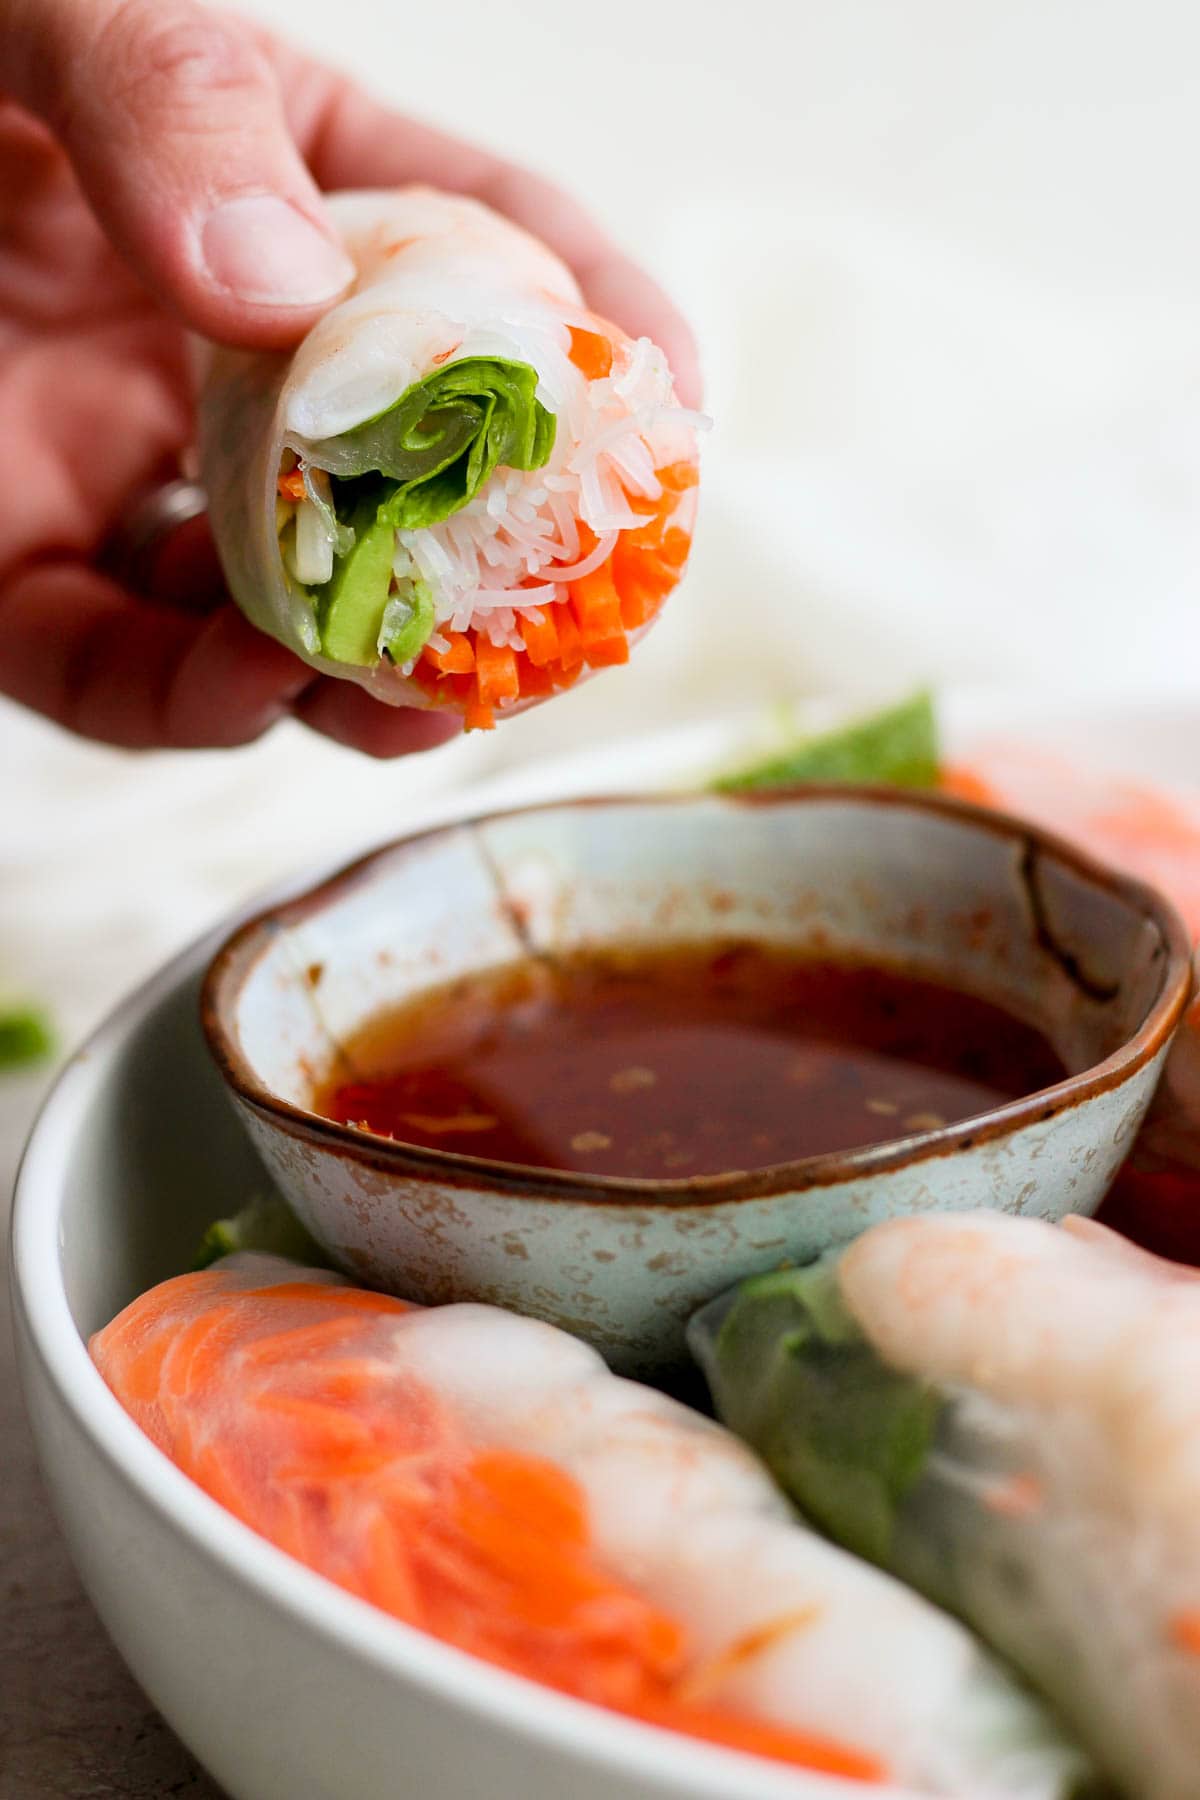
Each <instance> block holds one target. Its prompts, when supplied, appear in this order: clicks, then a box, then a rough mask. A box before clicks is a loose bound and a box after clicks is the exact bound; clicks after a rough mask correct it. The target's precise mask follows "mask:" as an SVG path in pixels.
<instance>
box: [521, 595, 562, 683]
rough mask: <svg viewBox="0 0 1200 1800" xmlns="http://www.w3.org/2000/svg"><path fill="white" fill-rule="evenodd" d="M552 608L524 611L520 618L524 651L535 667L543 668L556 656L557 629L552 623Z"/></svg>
mask: <svg viewBox="0 0 1200 1800" xmlns="http://www.w3.org/2000/svg"><path fill="white" fill-rule="evenodd" d="M554 610H555V609H554V608H553V607H550V606H542V607H539V608H538V610H537V611H536V612H533V613H526V614H525V615H524V616H523V618H522V620H521V636H522V637H523V638H524V639H525V652H526V655H527V656H528V657H529V660H530V662H531V663H532V664H533V666H534V668H535V669H543V668H545V666H546V664H547V663H552V662H554V661H555V660H556V658H557V656H558V630H557V627H556V626H555V623H554Z"/></svg>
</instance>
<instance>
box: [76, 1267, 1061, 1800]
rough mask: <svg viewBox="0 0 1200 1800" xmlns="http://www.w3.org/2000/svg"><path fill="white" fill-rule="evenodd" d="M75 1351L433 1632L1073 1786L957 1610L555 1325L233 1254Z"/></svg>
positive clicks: (588, 1680)
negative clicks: (879, 1560) (379, 1290)
mask: <svg viewBox="0 0 1200 1800" xmlns="http://www.w3.org/2000/svg"><path fill="white" fill-rule="evenodd" d="M91 1350H92V1355H93V1357H94V1359H95V1361H96V1364H97V1366H98V1367H99V1369H100V1372H101V1374H102V1375H103V1376H104V1379H105V1380H106V1381H107V1383H108V1385H109V1387H110V1388H111V1389H112V1390H113V1392H114V1393H115V1394H116V1396H117V1398H118V1399H119V1400H120V1401H121V1403H122V1404H123V1405H124V1406H125V1407H126V1408H127V1410H128V1411H129V1412H130V1413H131V1414H132V1416H133V1418H134V1419H135V1420H136V1421H137V1422H138V1424H139V1425H141V1427H142V1428H143V1430H145V1431H146V1432H147V1433H148V1434H149V1436H150V1437H152V1438H153V1440H154V1442H155V1443H156V1444H158V1445H159V1447H160V1448H161V1449H162V1450H164V1451H165V1452H166V1454H167V1455H168V1456H170V1457H171V1458H173V1459H174V1461H175V1462H176V1463H177V1464H178V1465H179V1467H180V1468H182V1469H183V1470H184V1471H185V1472H186V1473H187V1474H188V1475H190V1476H191V1477H192V1478H193V1479H194V1480H195V1481H197V1482H199V1483H200V1485H201V1486H203V1487H204V1488H206V1489H207V1491H208V1492H209V1494H210V1495H212V1496H213V1498H215V1499H216V1500H218V1501H219V1502H220V1503H221V1504H222V1505H224V1506H226V1507H228V1508H229V1509H230V1510H231V1511H232V1512H234V1513H236V1514H237V1516H238V1517H239V1518H240V1519H242V1520H243V1521H244V1522H245V1523H246V1524H247V1525H249V1526H251V1527H252V1528H253V1529H254V1530H256V1531H258V1532H260V1533H261V1534H262V1535H263V1536H264V1537H266V1538H269V1539H270V1540H271V1541H272V1542H273V1543H275V1544H277V1545H278V1546H279V1547H280V1548H282V1549H283V1550H286V1551H289V1552H290V1553H291V1554H292V1555H293V1556H296V1557H298V1558H299V1559H300V1560H301V1561H303V1562H305V1563H307V1564H308V1565H309V1566H310V1567H312V1568H314V1569H316V1570H318V1571H319V1572H321V1573H322V1574H324V1575H326V1576H328V1577H329V1579H331V1580H333V1581H335V1582H338V1583H340V1584H341V1585H342V1586H343V1587H345V1588H347V1589H349V1590H350V1591H351V1592H352V1593H354V1594H357V1595H358V1596H360V1597H361V1598H362V1599H364V1600H367V1601H370V1602H373V1603H374V1604H375V1605H376V1606H379V1607H381V1608H384V1609H385V1610H386V1611H388V1612H390V1613H392V1614H394V1615H395V1616H396V1617H397V1618H400V1619H402V1620H405V1621H407V1622H408V1623H409V1624H411V1625H415V1626H418V1627H420V1628H421V1629H423V1630H425V1631H428V1632H430V1633H432V1634H434V1635H435V1636H437V1637H439V1638H442V1639H443V1640H445V1641H446V1642H448V1643H450V1644H453V1645H456V1646H457V1647H458V1648H459V1649H462V1650H466V1651H470V1652H472V1653H473V1654H475V1655H476V1656H479V1657H482V1658H485V1659H486V1660H488V1661H490V1662H492V1663H497V1664H500V1665H501V1666H503V1667H505V1668H507V1669H509V1670H512V1671H515V1672H516V1673H518V1674H520V1675H524V1676H527V1677H529V1678H532V1679H534V1680H537V1681H541V1682H543V1683H545V1684H547V1685H549V1686H551V1687H554V1688H558V1689H560V1690H562V1691H565V1692H566V1693H568V1694H572V1695H575V1696H577V1697H578V1698H581V1699H585V1700H590V1701H593V1702H595V1703H597V1704H599V1705H603V1706H608V1707H610V1708H613V1709H615V1710H617V1711H620V1712H623V1713H626V1714H629V1715H632V1716H633V1717H635V1718H638V1719H641V1720H643V1721H646V1722H648V1723H650V1724H654V1725H657V1726H661V1727H667V1728H670V1729H673V1730H676V1731H679V1732H685V1733H688V1734H689V1735H691V1736H693V1737H699V1738H703V1739H706V1740H708V1741H710V1742H713V1743H715V1744H720V1745H723V1746H725V1747H726V1748H732V1749H740V1750H743V1751H748V1752H751V1753H756V1754H759V1755H762V1756H767V1757H772V1758H775V1759H778V1760H782V1761H785V1762H789V1763H792V1764H794V1765H796V1766H797V1767H801V1768H808V1769H814V1770H822V1771H825V1772H827V1773H836V1774H839V1775H843V1776H846V1777H848V1778H853V1779H855V1780H857V1781H860V1782H869V1783H879V1782H882V1781H883V1780H885V1779H887V1778H889V1777H890V1778H893V1779H894V1780H896V1781H897V1782H899V1783H902V1784H904V1785H905V1786H906V1787H907V1788H910V1789H915V1790H917V1791H920V1792H922V1793H928V1794H939V1795H955V1796H962V1795H967V1794H969V1795H971V1796H973V1800H1001V1797H1002V1796H1009V1797H1011V1800H1017V1797H1018V1796H1019V1797H1020V1800H1042V1797H1044V1800H1052V1797H1056V1800H1058V1797H1061V1800H1065V1797H1066V1796H1067V1795H1078V1794H1082V1793H1083V1792H1085V1791H1088V1792H1092V1791H1094V1790H1092V1789H1091V1788H1090V1787H1088V1785H1087V1784H1088V1782H1089V1765H1088V1763H1087V1761H1086V1758H1085V1757H1084V1756H1083V1755H1082V1754H1081V1752H1080V1751H1079V1750H1078V1749H1077V1748H1075V1747H1074V1746H1073V1745H1072V1744H1071V1743H1070V1742H1068V1741H1067V1740H1066V1738H1065V1737H1064V1736H1063V1735H1062V1733H1061V1732H1060V1730H1059V1729H1058V1727H1057V1726H1056V1725H1055V1724H1054V1723H1053V1722H1052V1721H1051V1720H1050V1718H1049V1717H1048V1716H1047V1714H1046V1713H1045V1712H1044V1711H1043V1709H1042V1708H1040V1707H1039V1706H1038V1704H1037V1703H1036V1702H1035V1701H1034V1700H1033V1699H1032V1698H1031V1697H1030V1696H1028V1695H1027V1694H1026V1693H1025V1692H1024V1690H1023V1689H1022V1688H1021V1687H1020V1686H1019V1685H1018V1684H1017V1683H1016V1682H1015V1681H1014V1680H1013V1679H1012V1678H1011V1677H1010V1676H1009V1675H1008V1674H1007V1673H1006V1672H1005V1671H1004V1670H1002V1669H1001V1668H1000V1666H999V1665H998V1664H997V1663H995V1662H994V1661H993V1660H992V1659H991V1657H990V1656H988V1655H987V1654H986V1653H985V1652H983V1651H982V1650H981V1649H980V1647H979V1645H978V1644H977V1643H976V1642H975V1640H974V1639H973V1638H972V1637H971V1636H970V1634H969V1633H968V1632H967V1631H966V1630H964V1628H963V1627H962V1626H961V1625H959V1624H958V1623H957V1621H955V1620H951V1619H949V1618H947V1617H946V1616H945V1615H943V1614H940V1613H938V1612H937V1611H936V1610H935V1609H934V1608H933V1607H931V1606H929V1605H928V1603H927V1602H925V1601H923V1600H921V1599H919V1598H918V1597H917V1596H916V1595H914V1594H911V1593H909V1592H908V1591H907V1590H906V1589H905V1588H903V1587H902V1586H901V1585H900V1584H899V1583H898V1582H895V1581H892V1580H891V1579H890V1578H889V1577H887V1576H885V1575H881V1574H880V1573H879V1572H878V1571H877V1570H875V1569H872V1568H870V1567H869V1566H868V1565H867V1564H866V1563H862V1562H859V1561H857V1560H856V1559H855V1558H853V1557H850V1556H847V1555H846V1554H845V1552H844V1551H841V1550H838V1549H837V1548H836V1547H835V1546H833V1545H831V1544H829V1543H827V1542H825V1540H824V1539H822V1538H819V1537H817V1536H816V1535H815V1534H813V1533H812V1532H810V1531H808V1530H807V1529H805V1528H804V1527H803V1526H802V1525H800V1524H798V1523H797V1522H796V1521H795V1519H794V1517H793V1515H792V1511H791V1508H790V1507H789V1505H788V1503H787V1501H786V1500H785V1499H784V1498H783V1496H782V1495H781V1494H780V1493H779V1491H778V1489H777V1488H776V1487H775V1485H774V1483H773V1482H772V1481H771V1479H770V1477H769V1476H768V1475H767V1473H766V1471H765V1470H764V1469H763V1468H762V1466H761V1465H760V1464H759V1463H758V1462H757V1461H756V1460H755V1458H754V1457H753V1456H752V1455H751V1454H750V1453H749V1451H747V1450H746V1449H745V1448H744V1447H743V1446H742V1445H740V1444H739V1443H738V1442H737V1440H736V1439H735V1438H734V1437H732V1436H731V1435H730V1434H729V1433H728V1432H726V1431H723V1430H722V1429H721V1428H720V1427H719V1426H717V1425H715V1424H713V1422H712V1421H711V1420H709V1419H705V1418H703V1417H702V1416H701V1415H699V1414H697V1413H693V1412H690V1411H688V1410H687V1409H686V1408H685V1407H683V1406H680V1405H679V1404H678V1403H677V1402H675V1401H673V1400H670V1399H667V1398H666V1397H665V1396H663V1395H661V1394H659V1393H656V1392H655V1391H654V1390H653V1389H650V1388H645V1387H641V1386H639V1385H637V1384H635V1383H633V1382H631V1381H625V1380H621V1379H619V1378H618V1377H616V1376H614V1375H612V1374H610V1373H609V1371H608V1370H607V1368H606V1367H605V1365H604V1363H603V1362H602V1361H601V1359H600V1357H599V1356H598V1355H597V1354H596V1353H595V1352H594V1351H593V1350H590V1349H588V1348H587V1347H586V1346H585V1345H583V1344H581V1343H579V1342H578V1341H577V1340H576V1339H574V1338H572V1337H570V1336H568V1335H567V1333H565V1332H562V1331H557V1330H555V1329H554V1328H552V1327H551V1326H548V1325H544V1324H541V1323H538V1322H536V1321H534V1320H531V1319H524V1318H519V1317H517V1316H515V1315H513V1314H510V1313H505V1312H502V1311H500V1310H499V1309H497V1308H494V1307H487V1306H475V1305H454V1306H444V1307H435V1308H429V1309H426V1308H421V1307H416V1306H411V1305H408V1304H407V1303H405V1302H404V1301H401V1300H396V1299H393V1298H391V1297H389V1296H387V1295H382V1294H375V1293H369V1292H366V1291H365V1290H363V1289H360V1288H354V1287H351V1286H348V1285H347V1284H346V1283H345V1281H344V1280H343V1279H342V1278H341V1277H339V1276H338V1275H336V1274H334V1273H332V1272H328V1271H316V1270H310V1269H302V1268H300V1267H298V1266H297V1265H296V1264H295V1263H292V1262H290V1261H287V1260H286V1259H282V1258H279V1257H274V1256H264V1255H262V1254H260V1253H241V1254H237V1255H234V1256H230V1257H226V1258H224V1259H223V1260H221V1261H220V1262H218V1263H216V1264H214V1265H213V1266H212V1267H211V1268H209V1269H206V1270H204V1271H203V1272H200V1273H194V1274H191V1275H184V1276H180V1277H178V1278H176V1279H175V1280H173V1281H168V1282H165V1283H164V1284H163V1285H162V1286H161V1287H158V1288H155V1289H153V1290H152V1291H151V1292H150V1293H148V1294H144V1295H143V1296H142V1297H141V1298H140V1299H138V1300H136V1301H134V1302H133V1304H132V1305H131V1306H129V1307H128V1308H126V1310H125V1311H124V1312H123V1313H121V1314H120V1315H119V1317H118V1318H116V1319H115V1320H114V1321H113V1323H112V1324H111V1325H109V1326H108V1327H107V1328H106V1329H105V1330H103V1331H101V1332H100V1333H98V1334H97V1336H96V1337H94V1338H93V1340H92V1343H91Z"/></svg>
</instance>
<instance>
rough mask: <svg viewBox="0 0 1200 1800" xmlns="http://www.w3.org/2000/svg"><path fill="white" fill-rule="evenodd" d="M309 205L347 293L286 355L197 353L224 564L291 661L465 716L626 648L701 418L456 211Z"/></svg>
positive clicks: (518, 700)
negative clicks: (348, 270) (328, 216)
mask: <svg viewBox="0 0 1200 1800" xmlns="http://www.w3.org/2000/svg"><path fill="white" fill-rule="evenodd" d="M329 205H330V210H331V212H332V215H333V218H334V220H335V222H336V224H337V226H338V228H339V230H340V231H341V233H342V235H343V238H344V241H345V243H346V246H347V248H348V250H349V252H350V254H351V255H352V257H353V259H354V261H355V263H356V265H357V267H358V272H359V273H358V279H357V281H356V283H355V284H354V287H353V289H352V290H351V292H350V294H349V295H348V296H347V298H346V299H345V300H343V301H342V302H340V303H339V304H338V305H337V306H335V307H333V308H332V310H331V311H330V312H328V313H326V314H325V316H324V317H323V318H322V319H321V320H320V321H319V322H318V323H317V324H316V325H315V326H314V327H313V329H312V330H311V331H310V332H309V334H308V336H307V337H306V338H305V339H304V341H303V342H302V343H301V344H300V346H299V348H298V349H297V350H296V352H295V354H294V355H291V356H285V355H281V354H278V353H270V352H247V351H235V350H217V351H215V352H214V353H213V355H212V358H211V360H210V362H209V365H208V368H207V371H206V373H205V376H204V379H203V382H202V387H201V394H200V405H199V449H200V463H201V473H202V476H203V479H204V482H205V486H206V488H207V490H208V495H209V513H210V518H211V521H212V528H213V533H214V536H215V538H216V542H217V547H218V550H219V552H220V556H221V560H222V564H223V566H224V570H225V574H226V578H227V580H228V582H229V586H230V590H231V592H232V594H233V597H234V599H235V600H236V601H237V603H238V605H239V606H240V607H241V609H242V611H243V612H244V613H245V614H246V615H247V617H248V618H249V619H251V621H252V622H253V623H254V624H255V625H257V626H259V627H260V628H261V629H262V630H263V631H266V632H268V633H270V635H271V636H272V637H275V638H278V639H279V641H280V642H281V643H284V644H286V645H287V646H288V647H289V649H292V650H294V651H295V652H296V653H297V655H299V656H301V657H302V658H303V659H304V661H305V662H307V663H308V664H310V665H311V666H312V667H313V668H314V669H317V670H319V671H321V672H322V673H324V674H327V675H338V676H343V677H346V678H348V679H350V680H353V681H356V682H358V683H360V684H361V685H362V686H363V687H365V688H367V689H368V690H369V691H370V692H371V693H372V694H374V695H375V696H376V697H377V698H379V699H380V700H383V701H386V702H388V703H389V704H392V705H397V706H420V707H438V708H445V709H448V710H450V711H452V712H455V713H458V714H460V715H461V716H462V717H463V718H464V720H465V722H466V724H467V725H468V727H471V726H477V727H487V726H490V725H492V724H494V723H495V720H496V717H497V715H498V714H501V713H504V714H507V713H511V712H515V711H518V710H520V709H522V708H524V707H526V706H529V705H532V704H533V703H535V702H536V701H538V700H541V699H545V698H547V697H549V696H550V695H552V694H554V693H557V692H560V691H562V690H563V689H566V688H568V687H571V686H572V685H573V684H574V683H575V682H576V681H577V680H579V679H580V678H581V676H583V675H585V674H586V673H588V672H589V671H592V670H595V669H598V668H602V667H605V666H608V665H610V664H616V663H623V662H625V661H627V660H628V656H629V649H630V645H631V643H633V642H635V641H636V640H637V639H638V638H639V637H640V636H641V635H642V633H643V632H644V631H645V630H646V629H647V628H648V627H649V625H650V624H651V623H652V621H653V620H654V618H655V617H656V616H657V614H658V612H659V610H660V608H661V606H662V604H663V601H664V600H665V599H666V597H667V595H668V594H669V593H670V592H671V590H672V589H673V588H674V586H675V585H676V583H677V581H678V580H679V577H680V575H681V574H682V572H683V569H684V566H685V564H686V561H687V557H688V552H689V550H690V547H691V537H692V529H693V523H694V517H695V498H696V496H695V486H696V457H697V452H696V435H697V428H698V427H699V426H700V425H701V424H703V423H704V421H703V420H702V419H701V417H700V415H698V414H695V413H691V412H688V411H686V410H685V409H683V408H682V407H680V406H679V405H678V404H677V403H676V400H675V395H674V390H673V387H672V383H671V375H670V370H669V369H668V367H667V363H666V359H665V357H664V356H663V354H662V352H661V351H660V350H658V349H657V348H656V347H655V346H654V345H653V344H652V343H651V342H650V340H649V339H648V338H640V339H638V340H636V341H635V340H632V339H630V338H628V337H627V336H626V335H625V334H624V333H623V332H621V331H620V330H619V329H618V328H617V327H616V326H615V325H612V324H610V323H609V322H608V321H606V320H603V319H600V318H599V317H597V316H596V315H595V314H593V313H591V312H589V311H588V310H587V309H586V307H585V306H584V304H583V301H582V298H581V296H580V292H579V288H578V285H577V283H576V281H575V279H574V277H573V276H572V275H571V273H570V271H569V270H568V269H567V268H566V266H565V265H564V264H563V263H562V262H560V261H559V259H558V258H557V257H556V256H555V255H553V254H552V253H551V252H550V251H549V250H548V249H546V248H545V247H544V246H543V245H541V244H539V243H538V242H537V241H536V240H535V239H534V238H532V237H531V236H529V235H528V234H527V233H526V232H524V231H522V230H520V229H519V228H518V227H517V226H515V225H513V224H511V223H509V222H508V221H507V220H505V219H502V218H501V217H499V215H498V214H496V213H493V212H491V211H489V209H488V208H487V207H485V206H483V205H481V204H480V203H479V202H477V201H473V200H468V199H463V198H460V197H457V196H450V195H445V194H440V193H435V192H433V191H432V190H429V189H423V188H408V189H403V190H396V191H381V192H371V193H350V194H341V195H335V196H333V197H332V198H331V200H330V202H329Z"/></svg>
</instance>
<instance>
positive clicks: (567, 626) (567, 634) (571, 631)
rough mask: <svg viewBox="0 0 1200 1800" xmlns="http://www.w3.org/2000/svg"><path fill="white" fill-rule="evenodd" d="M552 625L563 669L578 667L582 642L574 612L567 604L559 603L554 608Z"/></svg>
mask: <svg viewBox="0 0 1200 1800" xmlns="http://www.w3.org/2000/svg"><path fill="white" fill-rule="evenodd" d="M554 625H555V629H556V630H557V632H558V660H559V662H560V663H561V665H562V667H563V669H564V671H567V672H569V671H570V670H571V669H578V668H579V667H580V666H581V665H582V663H583V644H582V642H581V641H580V637H579V626H578V625H577V623H576V621H575V614H574V613H573V612H572V611H571V608H570V607H569V606H563V605H559V606H556V607H555V608H554Z"/></svg>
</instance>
